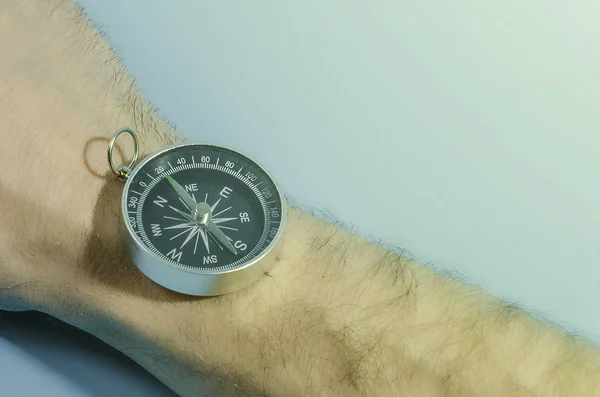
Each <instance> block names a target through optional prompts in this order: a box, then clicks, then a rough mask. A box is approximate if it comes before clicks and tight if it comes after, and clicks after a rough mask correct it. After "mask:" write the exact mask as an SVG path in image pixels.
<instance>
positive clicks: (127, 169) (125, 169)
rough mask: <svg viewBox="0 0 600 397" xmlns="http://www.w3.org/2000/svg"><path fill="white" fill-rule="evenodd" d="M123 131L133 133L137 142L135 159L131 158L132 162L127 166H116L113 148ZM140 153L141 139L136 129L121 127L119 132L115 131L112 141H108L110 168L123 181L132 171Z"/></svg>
mask: <svg viewBox="0 0 600 397" xmlns="http://www.w3.org/2000/svg"><path fill="white" fill-rule="evenodd" d="M123 133H128V134H129V135H131V136H132V137H133V140H134V142H135V152H134V154H133V160H131V163H129V165H127V166H125V165H122V166H120V167H119V168H116V167H115V165H114V162H113V148H114V146H115V142H116V141H117V138H118V137H119V136H120V135H121V134H123ZM139 155H140V140H139V138H138V136H137V134H136V133H135V131H133V130H132V129H130V128H121V129H120V130H118V131H117V132H115V133H114V135H113V136H112V138H111V139H110V142H109V143H108V165H109V166H110V170H111V171H112V172H113V174H115V176H116V177H117V178H119V179H120V180H122V181H124V180H126V179H127V177H128V176H129V174H130V173H131V170H132V169H133V167H135V165H136V163H137V160H138V156H139Z"/></svg>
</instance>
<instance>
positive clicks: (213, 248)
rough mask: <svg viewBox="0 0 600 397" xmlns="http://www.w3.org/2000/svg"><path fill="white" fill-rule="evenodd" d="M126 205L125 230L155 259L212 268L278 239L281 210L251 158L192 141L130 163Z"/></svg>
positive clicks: (249, 256) (241, 261)
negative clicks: (136, 162) (139, 161)
mask: <svg viewBox="0 0 600 397" xmlns="http://www.w3.org/2000/svg"><path fill="white" fill-rule="evenodd" d="M125 207H126V210H125V209H124V212H125V211H126V212H127V215H126V217H127V218H128V220H129V222H128V228H129V230H130V232H131V233H132V234H133V235H134V236H135V238H136V239H137V240H138V241H139V243H140V244H141V245H142V246H143V248H144V249H145V250H147V251H148V252H150V253H151V254H152V255H154V256H155V257H156V258H157V259H159V260H161V261H164V262H167V263H171V264H173V265H176V266H183V267H189V268H195V269H206V270H211V271H218V270H226V269H232V268H236V267H239V266H243V265H245V264H247V263H248V262H250V261H252V260H253V259H255V258H257V257H258V256H260V255H261V253H263V252H264V251H265V250H267V249H268V248H269V246H270V245H271V243H272V242H273V240H274V239H275V238H276V237H278V234H279V230H280V226H281V217H282V215H283V210H284V209H283V203H282V199H281V196H280V193H279V191H278V190H277V187H276V186H275V184H274V182H273V181H272V179H271V178H270V177H269V175H268V174H267V173H266V172H265V171H264V170H263V169H262V168H261V167H260V166H258V165H257V164H256V163H254V162H253V161H252V160H250V159H248V158H247V157H245V156H243V155H241V154H239V153H237V152H235V151H232V150H229V149H225V148H222V147H218V146H210V145H194V144H191V145H181V146H177V147H173V148H171V149H167V150H165V151H163V152H160V153H158V154H156V155H154V156H152V157H151V158H150V159H148V160H146V161H144V162H143V163H142V164H141V165H140V166H139V167H137V168H136V169H135V171H134V173H133V174H132V175H131V176H130V177H129V180H128V182H127V185H126V194H125V196H124V208H125Z"/></svg>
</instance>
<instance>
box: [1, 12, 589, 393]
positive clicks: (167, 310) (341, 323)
mask: <svg viewBox="0 0 600 397" xmlns="http://www.w3.org/2000/svg"><path fill="white" fill-rule="evenodd" d="M17 3H18V4H19V6H18V7H19V8H16V11H15V9H12V10H11V9H10V8H11V7H13V6H12V5H10V4H9V3H5V4H3V6H0V10H1V11H0V18H1V19H0V21H1V22H0V29H2V31H1V32H0V37H10V38H13V39H11V40H8V41H6V40H2V41H0V59H1V60H2V62H1V65H0V79H1V80H0V82H1V85H0V90H2V92H0V94H1V95H0V114H1V115H2V116H1V118H2V120H8V122H7V123H6V124H4V126H3V127H0V134H2V138H3V139H4V142H6V145H5V146H3V147H2V156H1V157H2V159H1V160H0V162H2V170H3V171H2V173H1V174H0V178H1V179H0V182H1V183H0V185H1V187H0V189H2V190H1V191H0V200H2V201H1V206H2V208H11V209H12V211H10V212H4V213H3V214H2V215H0V216H1V217H2V218H1V219H2V221H1V222H0V224H1V225H2V226H1V228H0V235H1V238H0V244H2V248H3V249H2V250H0V252H2V257H1V260H0V262H1V265H0V274H2V277H0V280H2V281H0V283H3V284H4V293H3V295H4V296H3V299H4V302H6V304H7V305H8V304H9V302H12V306H14V308H19V307H20V308H27V307H33V308H37V309H39V310H42V311H45V312H48V313H51V314H53V315H55V316H56V317H58V318H60V319H63V320H65V321H67V322H70V323H72V324H74V325H76V326H78V327H80V328H83V329H85V330H87V331H88V332H91V333H93V334H95V335H96V336H98V337H100V338H101V339H103V340H105V341H106V342H108V343H109V344H111V345H113V346H115V347H117V348H118V349H120V350H122V351H124V352H125V353H126V354H128V355H129V356H131V357H132V358H134V359H135V360H136V361H138V362H140V363H141V364H142V365H144V366H145V367H146V368H148V369H149V370H150V371H151V372H152V373H154V374H155V375H156V376H157V377H159V378H160V379H161V380H163V381H164V382H165V383H167V384H168V385H169V386H171V387H172V388H173V389H174V390H176V391H177V392H179V393H180V394H182V395H196V394H199V393H200V391H202V390H209V389H212V390H218V394H220V395H226V394H233V392H236V391H237V392H238V394H240V395H252V394H256V395H260V393H262V392H264V394H268V395H270V394H273V395H327V394H330V395H341V394H348V395H354V394H357V395H361V394H367V395H369V394H372V395H402V394H409V395H411V394H412V395H460V396H468V395H532V394H534V395H549V396H551V395H578V396H579V395H581V396H585V395H593V393H594V389H593V387H594V385H595V382H597V381H596V380H595V376H594V374H595V373H597V372H598V369H599V368H598V353H597V351H596V349H595V348H593V347H591V346H589V345H587V344H585V343H583V342H581V341H579V340H577V339H576V338H573V337H570V336H568V335H566V334H564V333H562V332H560V330H558V329H555V328H553V327H551V326H549V325H547V324H544V323H542V322H539V321H537V320H535V319H533V318H531V317H530V316H528V315H526V314H525V313H523V312H522V311H520V310H518V309H516V308H515V307H514V306H510V305H507V304H504V303H502V302H500V301H498V300H495V299H494V298H492V297H490V296H488V295H486V294H485V293H483V292H481V291H477V290H476V289H474V288H472V287H470V286H465V285H462V284H460V283H458V282H455V281H453V280H451V279H448V278H445V277H442V276H440V275H437V274H436V273H434V272H432V271H431V270H428V269H427V268H425V267H422V266H420V265H418V264H416V263H413V262H411V261H409V260H406V259H404V258H402V257H400V256H398V255H397V254H395V253H394V252H390V251H388V250H386V249H383V248H381V247H378V246H376V245H373V244H371V243H368V242H365V241H363V240H361V239H359V238H356V237H354V236H352V235H351V234H350V233H347V232H345V231H343V230H341V229H339V228H337V227H335V226H330V225H327V224H324V223H322V222H320V221H318V220H316V219H314V218H313V217H311V216H309V215H306V214H302V213H300V212H297V211H292V212H291V213H290V216H289V219H290V223H289V225H288V228H287V231H286V234H285V236H284V238H283V241H282V244H281V248H280V250H279V252H277V253H275V254H274V255H271V256H270V257H269V258H267V259H266V260H274V261H277V262H278V263H277V265H276V266H275V267H274V268H273V270H272V272H271V274H270V275H265V277H264V278H263V280H261V281H260V282H259V283H257V284H256V285H254V286H251V287H250V288H248V289H246V290H244V291H241V292H239V293H236V294H231V295H227V296H223V297H220V298H215V299H197V298H189V297H183V296H180V295H176V294H173V293H170V292H168V291H165V290H163V289H162V288H160V287H158V286H156V285H154V284H152V283H151V282H149V281H148V280H147V279H146V278H144V277H143V276H141V275H140V274H139V273H138V272H137V271H136V269H135V268H134V267H133V266H132V265H131V263H130V262H129V261H128V260H127V256H126V254H125V252H124V249H123V246H122V244H121V243H120V241H122V240H121V239H120V236H119V234H118V230H119V228H120V225H121V222H122V221H121V220H120V219H119V216H118V214H119V202H120V200H119V198H120V189H121V188H122V186H121V185H120V184H119V183H118V182H117V181H114V180H113V179H112V175H108V178H99V177H95V176H93V175H92V174H91V173H90V169H92V170H105V169H106V168H105V167H106V164H105V163H106V160H105V143H106V139H107V137H108V136H110V134H111V133H112V132H113V131H114V130H115V129H116V128H118V127H120V126H132V127H134V128H135V129H136V130H137V131H138V132H139V133H141V134H142V142H144V143H145V144H146V147H145V148H144V152H145V153H149V152H152V151H153V150H155V149H156V148H158V147H160V146H162V145H164V144H166V143H168V142H170V141H171V140H177V139H179V138H178V137H177V136H176V135H174V133H173V132H172V131H171V129H170V128H169V127H168V126H167V125H166V124H165V123H163V122H162V121H161V120H160V119H159V118H158V117H157V116H156V115H155V113H154V112H153V111H152V109H151V108H150V107H149V106H148V105H146V103H145V102H144V101H143V99H142V98H141V97H140V96H139V94H138V93H137V91H136V90H135V87H134V86H133V85H132V84H131V83H130V82H129V80H128V78H127V77H126V74H125V73H124V72H123V71H122V70H121V68H120V65H119V64H118V62H117V61H116V60H115V59H114V58H113V55H112V52H111V51H110V49H108V47H107V46H106V45H105V43H103V42H102V41H101V39H100V37H99V36H98V35H97V34H95V33H94V30H93V28H91V27H90V26H89V22H87V21H86V20H85V19H82V17H81V16H79V15H78V14H77V11H76V10H72V9H70V6H69V3H68V2H63V3H61V5H57V4H58V3H55V5H56V6H55V7H54V10H55V11H54V12H53V14H52V16H50V17H49V16H48V15H47V14H45V13H46V12H48V13H49V12H50V9H49V8H47V7H45V6H43V5H42V6H40V4H42V3H41V2H31V1H30V2H27V1H21V2H17ZM7 4H8V5H7ZM2 7H4V9H2ZM24 26H27V27H28V28H27V29H24V28H23V27H24ZM92 48H93V49H92ZM94 138H98V139H100V140H99V141H97V142H98V144H97V146H99V148H98V147H96V149H97V150H95V149H94V147H95V146H96V144H95V143H92V144H91V145H89V146H86V145H88V143H89V142H90V141H91V140H93V139H94ZM102 139H104V141H103V140H102ZM33 153H35V154H36V155H35V156H33V155H32V154H33ZM23 156H25V157H28V158H29V159H30V160H31V161H32V162H34V163H33V164H26V165H23V166H21V167H22V168H19V167H15V166H14V165H15V164H22V160H21V159H22V158H23ZM84 159H85V161H86V162H87V163H88V166H86V165H85V164H84V161H83V160H84ZM25 167H26V168H25ZM88 168H89V169H88ZM21 169H27V170H29V169H35V170H41V171H39V172H38V173H37V174H33V175H30V176H29V177H28V178H27V179H25V178H23V172H21V171H20V170H21ZM32 180H33V183H30V182H31V181H32ZM65 215H67V216H66V217H65ZM236 385H237V386H236ZM228 391H230V392H231V393H228Z"/></svg>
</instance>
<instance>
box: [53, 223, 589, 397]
mask: <svg viewBox="0 0 600 397" xmlns="http://www.w3.org/2000/svg"><path fill="white" fill-rule="evenodd" d="M290 215H291V216H290V219H291V221H290V225H289V227H288V231H287V232H286V234H285V236H284V240H283V250H282V251H281V252H280V253H279V254H278V255H279V257H278V258H277V261H278V264H277V266H276V267H274V268H273V270H272V273H271V274H270V275H267V276H265V277H264V279H263V280H261V281H260V282H259V283H257V284H256V285H254V286H252V287H251V288H249V289H247V290H245V291H242V292H239V293H236V294H231V295H227V296H223V297H220V298H210V299H182V300H179V301H173V300H155V299H148V298H144V297H140V296H136V295H131V294H126V293H122V292H119V291H115V290H113V289H111V288H110V286H103V287H99V288H93V289H90V290H86V291H78V292H77V294H78V295H77V305H76V306H75V307H76V310H73V311H70V313H69V315H68V316H66V317H63V318H65V319H66V320H67V321H69V322H72V323H73V324H75V325H76V326H79V327H82V328H84V329H85V330H87V331H89V332H91V333H93V334H95V335H97V336H99V337H100V338H101V339H103V340H105V341H107V342H108V343H110V344H112V345H114V346H115V347H117V348H118V349H120V350H122V351H123V352H125V353H126V354H128V355H129V356H130V357H132V358H134V359H135V360H136V361H138V362H139V363H141V364H142V365H143V366H144V367H146V368H147V369H148V370H149V371H151V372H152V373H154V374H155V375H156V376H157V377H158V378H160V379H161V380H162V381H164V382H165V383H167V384H168V385H169V386H170V387H171V388H173V389H174V390H175V391H177V392H178V393H180V394H182V395H189V396H192V395H198V394H201V392H203V391H212V392H215V393H216V394H217V395H227V393H228V392H232V391H237V392H239V395H332V396H337V395H428V396H429V395H430V396H470V395H473V396H480V395H495V396H496V395H497V396H509V395H510V396H529V395H544V396H567V395H568V396H572V395H577V396H592V395H594V391H595V390H596V389H595V388H598V387H600V384H599V381H598V378H597V373H598V371H600V359H599V355H598V351H597V350H596V349H594V348H592V347H590V346H589V345H586V344H585V343H584V342H582V341H579V340H577V339H576V338H573V337H570V336H568V335H565V334H563V333H561V332H560V331H559V330H557V329H554V328H553V327H551V326H549V325H547V324H544V323H542V322H539V321H537V320H535V319H533V318H532V317H530V316H528V315H527V314H525V313H524V312H522V311H521V310H519V309H517V308H515V307H514V306H511V305H508V304H506V303H503V302H500V301H498V300H496V299H494V298H492V297H490V296H489V295H487V294H485V293H483V292H481V291H479V290H477V289H475V288H473V287H471V286H468V285H464V284H461V283H459V282H456V281H453V280H451V279H448V278H445V277H442V276H440V275H438V274H436V273H434V272H432V271H430V270H428V269H426V268H424V267H422V266H420V265H418V264H415V263H413V262H410V261H408V260H405V259H402V258H401V257H399V256H398V255H397V254H395V253H392V252H389V251H387V250H385V249H382V248H380V247H377V246H375V245H373V244H370V243H368V242H365V241H363V240H361V239H359V238H357V237H354V236H352V235H351V234H349V233H347V232H344V231H341V230H339V229H337V228H335V227H334V226H330V225H326V224H324V223H322V222H320V221H317V220H315V219H314V218H312V217H310V216H308V215H305V214H301V213H299V212H297V211H292V213H291V214H290ZM209 395H210V394H209Z"/></svg>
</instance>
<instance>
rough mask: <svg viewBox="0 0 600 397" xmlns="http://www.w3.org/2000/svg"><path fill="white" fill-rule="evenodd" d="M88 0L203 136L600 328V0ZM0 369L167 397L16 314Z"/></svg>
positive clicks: (594, 332) (559, 313) (507, 288)
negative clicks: (599, 286) (476, 0)
mask: <svg viewBox="0 0 600 397" xmlns="http://www.w3.org/2000/svg"><path fill="white" fill-rule="evenodd" d="M81 3H82V4H84V5H85V7H86V9H87V12H88V13H89V15H90V17H91V18H92V19H93V20H94V21H96V22H98V23H99V24H100V25H102V26H103V28H104V29H105V31H106V32H107V34H108V36H109V37H110V39H111V41H112V43H113V44H114V45H115V47H116V49H117V51H118V54H119V55H120V56H121V57H122V59H123V62H124V63H125V65H126V66H127V68H128V70H129V71H130V72H131V73H132V74H133V75H134V77H135V78H136V80H137V83H138V84H139V86H140V88H141V90H142V92H143V93H144V94H145V95H146V96H147V97H148V98H149V99H150V100H151V102H153V104H154V105H156V106H157V107H158V108H159V109H160V111H161V112H162V114H163V115H164V116H165V117H167V118H168V119H169V120H171V121H172V122H174V123H175V124H176V125H177V126H178V128H179V130H180V131H181V132H182V133H183V134H184V135H186V136H187V137H189V138H190V139H191V140H194V141H200V142H207V143H214V144H222V145H224V146H229V147H232V148H236V149H239V150H241V151H243V152H245V153H247V154H249V155H250V156H252V157H254V158H256V159H257V160H258V161H260V162H261V163H262V164H263V165H265V167H266V168H267V169H269V170H270V171H271V173H272V174H273V176H274V177H275V178H276V179H277V181H278V182H279V184H280V185H281V186H282V187H283V188H284V190H285V191H286V192H288V193H290V194H291V195H292V196H294V197H295V198H296V199H297V200H298V201H299V202H301V203H305V204H310V205H313V206H315V207H319V208H325V209H328V210H330V211H331V212H333V214H334V215H336V216H338V217H339V218H341V219H342V220H344V221H347V222H350V223H352V224H354V225H356V226H358V228H359V230H360V231H361V233H363V234H364V235H370V236H373V237H376V238H384V239H386V241H388V242H391V243H393V244H396V245H399V246H401V247H403V248H407V249H409V250H410V251H411V252H412V253H413V254H414V255H415V256H416V257H417V258H419V260H420V261H422V262H428V263H433V264H435V266H438V267H440V268H444V269H449V270H451V271H453V272H459V273H461V274H462V275H463V276H464V277H465V278H467V279H468V280H470V281H471V282H473V283H475V284H478V285H481V286H482V287H484V288H486V289H487V290H489V291H490V292H492V293H493V294H496V295H498V296H501V297H503V298H505V299H508V300H511V301H514V302H518V303H520V304H522V305H524V306H525V307H526V308H528V309H530V310H532V311H534V312H539V313H543V314H544V315H546V316H547V317H548V318H549V319H550V320H552V321H555V322H558V323H559V324H561V325H563V326H565V327H566V328H568V329H570V330H572V331H574V332H577V333H579V334H582V335H584V336H586V337H588V338H590V339H592V340H598V339H597V338H600V316H597V315H596V314H597V313H599V312H600V292H599V288H598V285H599V282H600V267H599V266H598V264H599V263H600V249H599V247H600V245H599V244H598V234H599V233H598V230H599V229H600V228H599V225H600V204H599V203H598V197H600V183H599V182H598V178H597V175H598V171H599V170H600V156H598V152H599V150H600V111H599V110H600V109H599V106H600V79H598V78H597V76H598V70H600V51H598V44H597V43H598V42H600V24H598V23H597V21H598V20H600V5H598V3H597V2H592V1H583V0H582V1H572V2H549V1H547V0H544V1H542V0H532V1H528V2H522V1H504V2H475V1H445V2H439V1H430V0H423V1H419V2H414V1H411V2H409V1H404V0H393V1H392V0H390V1H386V0H375V1H369V2H348V1H342V0H332V1H327V2H322V1H302V2H282V1H276V0H264V1H261V2H256V1H236V2H207V1H192V0H187V1H183V0H180V1H170V2H167V1H142V0H135V1H134V0H129V1H117V0H103V1H92V0H85V1H83V0H82V1H81ZM0 369H1V370H0V384H1V385H2V386H1V387H2V388H3V389H1V390H0V395H3V396H4V395H6V396H36V395H39V394H42V395H44V396H110V395H144V396H168V395H170V392H169V391H167V390H166V389H165V388H164V387H162V386H161V385H159V384H158V383H157V382H156V381H155V380H154V379H153V378H152V377H151V376H149V375H147V374H146V373H145V372H144V371H143V370H140V369H139V368H138V367H137V366H135V365H134V364H132V363H131V362H129V361H128V360H126V359H124V358H123V357H122V356H120V355H118V354H116V353H114V352H112V351H111V350H110V349H108V348H106V347H105V346H103V345H102V344H100V343H98V342H96V341H94V340H93V339H92V338H90V337H88V336H86V335H83V334H81V333H79V332H76V331H73V330H71V329H69V328H67V327H66V326H64V325H60V324H57V323H55V322H54V321H52V320H50V319H48V318H47V317H44V316H37V315H34V316H32V315H30V314H2V316H1V317H0ZM23 379H27V381H26V382H23Z"/></svg>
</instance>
